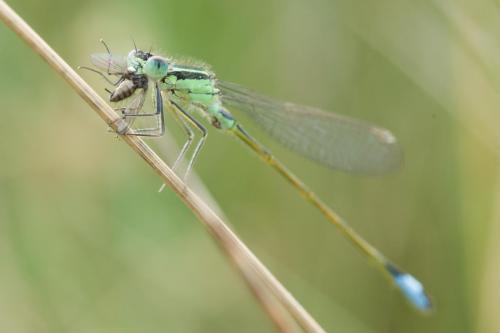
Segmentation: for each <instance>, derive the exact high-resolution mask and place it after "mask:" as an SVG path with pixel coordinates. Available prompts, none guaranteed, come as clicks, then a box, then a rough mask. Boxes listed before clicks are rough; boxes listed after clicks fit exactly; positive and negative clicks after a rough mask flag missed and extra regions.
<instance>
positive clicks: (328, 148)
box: [219, 81, 402, 174]
mask: <svg viewBox="0 0 500 333" xmlns="http://www.w3.org/2000/svg"><path fill="white" fill-rule="evenodd" d="M219 87H220V89H221V92H222V97H223V103H224V104H225V105H227V106H228V107H229V108H231V107H232V108H235V109H238V110H241V111H242V112H244V113H245V114H247V115H248V116H249V117H250V118H251V119H253V120H254V121H255V122H256V123H257V124H258V125H259V126H260V127H261V128H262V129H263V130H264V131H265V132H267V133H268V134H269V135H270V136H272V137H273V138H275V139H276V140H277V141H278V142H280V143H281V144H283V145H284V146H286V147H288V148H290V149H291V150H294V151H295V152H297V153H299V154H301V155H303V156H306V157H308V158H310V159H312V160H315V161H317V162H319V163H321V164H324V165H326V166H328V167H331V168H334V169H340V170H344V171H349V172H355V173H363V174H379V173H384V172H387V171H391V170H393V169H396V168H397V167H398V166H399V165H400V164H401V159H402V153H401V149H400V147H399V145H398V144H397V142H396V138H395V137H394V136H393V135H392V134H391V132H389V131H388V130H386V129H383V128H380V127H376V126H372V125H370V124H367V123H364V122H361V121H358V120H355V119H351V118H348V117H344V116H340V115H337V114H334V113H331V112H325V111H322V110H319V109H316V108H313V107H308V106H301V105H295V104H292V103H285V102H279V101H275V100H273V99H271V98H268V97H265V96H262V95H259V94H257V93H254V92H251V91H249V90H247V89H245V88H243V87H241V86H239V85H237V84H234V83H230V82H222V81H219Z"/></svg>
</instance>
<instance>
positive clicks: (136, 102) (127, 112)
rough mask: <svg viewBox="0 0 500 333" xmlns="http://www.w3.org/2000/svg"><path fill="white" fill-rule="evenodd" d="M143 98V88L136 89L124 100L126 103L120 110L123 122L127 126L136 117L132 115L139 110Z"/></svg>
mask: <svg viewBox="0 0 500 333" xmlns="http://www.w3.org/2000/svg"><path fill="white" fill-rule="evenodd" d="M145 100H146V90H144V89H137V90H136V91H135V92H134V94H133V95H132V96H130V97H129V98H127V99H125V100H124V102H125V103H126V105H125V106H124V107H122V108H120V110H122V113H123V115H124V116H125V122H126V123H127V125H128V126H129V127H131V126H132V125H133V124H134V121H135V120H136V119H137V117H134V116H135V115H138V114H139V113H140V112H141V110H142V107H143V106H144V101H145Z"/></svg>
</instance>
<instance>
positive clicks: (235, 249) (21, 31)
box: [0, 1, 324, 332]
mask: <svg viewBox="0 0 500 333" xmlns="http://www.w3.org/2000/svg"><path fill="white" fill-rule="evenodd" d="M0 18H1V19H2V21H3V22H4V23H5V24H6V25H7V26H8V27H9V28H11V29H12V30H13V31H14V32H16V33H17V34H18V35H19V37H21V38H22V39H23V40H24V41H25V42H26V43H27V44H28V45H29V46H30V47H31V49H32V50H33V51H35V52H36V53H38V54H39V55H40V56H41V57H42V58H43V59H44V60H45V61H46V62H47V63H48V64H49V65H50V66H51V67H52V68H53V69H54V70H55V71H56V72H58V73H59V74H60V75H61V76H62V77H63V78H64V79H65V80H66V82H67V83H68V84H69V85H70V86H71V87H72V88H73V89H74V90H75V91H76V92H77V93H78V94H79V95H80V96H81V97H82V98H83V99H84V100H85V102H87V103H88V104H89V105H90V106H91V107H92V109H94V111H95V112H97V114H98V115H99V116H100V117H101V118H102V119H103V120H104V121H105V122H106V124H108V125H109V126H110V127H111V128H112V129H113V130H115V131H117V132H119V130H120V129H124V126H126V125H125V123H124V121H123V120H122V119H121V118H120V117H119V116H118V115H117V114H116V112H115V111H114V110H113V109H112V108H111V107H110V106H109V105H108V104H107V103H106V102H105V101H104V100H103V99H102V98H101V97H100V96H99V95H98V94H97V93H96V92H95V91H94V90H93V89H92V88H91V87H90V86H89V85H88V84H87V83H86V82H85V81H84V80H83V79H82V78H81V77H80V76H79V75H78V74H77V73H76V72H75V71H74V70H73V69H72V68H71V67H70V66H69V65H68V64H67V63H66V62H65V61H64V60H63V59H62V58H61V57H59V55H57V53H56V52H55V51H54V50H52V49H51V48H50V47H49V46H48V45H47V43H45V42H44V41H43V40H42V39H41V38H40V36H38V34H36V33H35V32H34V31H33V30H32V29H31V28H30V27H29V26H28V25H27V24H26V22H24V20H22V19H21V18H20V17H19V16H18V15H17V14H16V13H15V12H14V11H13V10H12V9H11V8H10V7H9V6H8V5H7V4H6V3H5V2H3V1H0ZM121 138H122V140H123V141H125V142H126V143H127V144H128V145H129V146H130V147H131V148H132V149H133V150H134V151H135V152H136V153H137V154H138V155H139V156H141V157H142V158H143V159H144V161H146V163H148V164H149V165H150V166H151V167H152V168H153V169H154V170H155V172H156V173H157V174H158V175H159V176H160V177H161V178H162V180H163V181H164V182H165V183H166V184H167V186H169V187H170V188H171V189H172V190H173V191H174V192H175V193H176V194H177V195H178V196H179V197H180V198H181V199H182V201H184V203H185V204H186V205H187V206H188V207H189V208H190V209H191V210H192V211H193V213H194V214H196V216H197V217H198V218H199V220H200V221H201V222H202V223H203V225H204V226H205V227H206V228H207V230H208V231H209V233H210V234H211V235H212V236H213V238H214V239H215V240H216V241H217V243H218V244H219V245H220V247H221V248H222V250H223V252H224V253H225V254H226V255H227V256H228V258H230V260H231V262H232V263H233V264H234V265H235V266H236V267H237V268H238V271H239V272H240V273H241V274H242V276H243V277H244V279H245V281H246V282H247V284H248V285H249V286H250V287H251V289H252V291H253V293H254V295H256V297H257V298H258V299H259V301H260V303H261V304H262V305H263V306H264V308H265V309H266V311H267V313H268V315H269V316H270V317H271V318H272V319H273V321H274V323H275V325H276V326H277V328H279V329H280V330H281V331H283V332H289V331H291V329H290V328H289V327H290V326H289V324H287V323H286V321H285V320H284V318H283V317H282V316H281V315H280V314H279V312H277V310H278V309H279V308H278V307H276V306H273V303H272V302H271V301H270V299H269V297H270V295H269V294H268V290H269V291H271V293H272V295H273V296H274V297H276V300H277V301H279V303H280V304H281V305H282V306H283V307H284V308H285V309H286V310H287V311H288V312H289V313H290V314H291V315H292V316H293V318H294V319H295V320H296V321H297V323H298V324H299V325H300V326H301V327H302V328H303V329H304V331H306V332H324V330H323V328H322V327H321V326H320V325H319V324H318V323H317V322H316V321H315V320H314V318H313V317H312V316H311V315H310V314H309V313H308V312H307V311H306V310H305V309H304V308H303V307H302V306H301V305H300V303H299V302H298V301H297V300H296V299H295V298H294V297H293V296H292V295H291V294H290V292H288V291H287V290H286V289H285V288H284V287H283V286H282V285H281V283H280V282H279V281H278V280H277V279H276V278H275V277H274V276H273V275H272V273H271V272H270V271H269V270H268V269H267V268H266V267H265V266H264V265H263V264H262V263H261V262H260V261H259V260H258V259H257V257H256V256H255V255H254V254H253V253H252V252H251V251H250V250H249V249H248V248H247V247H246V245H245V244H244V243H243V242H242V241H241V240H240V239H239V238H238V237H237V236H236V235H235V233H234V232H233V231H232V230H230V229H229V227H228V226H227V225H226V224H225V223H224V221H223V220H222V219H221V218H220V217H219V216H218V215H217V214H216V213H214V211H213V210H212V209H211V208H210V207H209V206H208V205H207V204H206V203H205V202H204V201H203V200H201V199H200V198H199V197H198V196H197V195H196V194H195V193H194V192H193V191H192V190H191V189H189V188H188V187H186V185H185V184H184V183H183V182H182V181H181V180H180V179H179V178H178V177H177V176H176V175H175V173H174V172H173V171H172V170H171V169H170V168H169V167H168V166H167V165H166V163H165V162H164V161H163V160H162V159H161V158H160V157H158V155H157V154H156V153H155V152H154V151H153V150H152V149H151V148H150V147H149V146H148V145H147V144H146V143H145V142H144V141H143V140H142V139H141V138H139V137H137V136H126V135H123V136H121ZM264 287H265V288H264ZM273 301H274V302H275V300H273Z"/></svg>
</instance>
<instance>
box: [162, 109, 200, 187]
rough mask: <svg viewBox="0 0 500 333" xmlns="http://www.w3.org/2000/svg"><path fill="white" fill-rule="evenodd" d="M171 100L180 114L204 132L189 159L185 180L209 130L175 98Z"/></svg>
mask: <svg viewBox="0 0 500 333" xmlns="http://www.w3.org/2000/svg"><path fill="white" fill-rule="evenodd" d="M170 102H171V103H172V105H174V106H175V107H176V108H177V110H179V111H180V115H181V116H183V117H184V118H185V119H186V120H188V121H189V122H190V123H191V124H193V125H194V126H195V127H196V128H197V129H198V130H199V131H200V132H201V134H202V136H201V138H200V141H198V144H197V145H196V147H195V148H194V151H193V155H192V156H191V159H190V160H189V163H188V166H187V168H186V172H185V173H184V177H183V180H186V178H187V177H188V175H189V172H190V171H191V169H192V167H193V164H194V162H195V160H196V158H197V157H198V154H199V153H200V151H201V149H202V148H203V144H204V143H205V140H206V139H207V136H208V131H207V129H206V128H205V126H203V125H202V124H201V123H200V122H199V121H198V120H196V118H194V117H193V116H191V115H190V114H189V113H188V112H186V110H184V109H183V108H182V107H181V106H180V105H179V104H177V103H176V102H175V101H173V100H171V101H170Z"/></svg>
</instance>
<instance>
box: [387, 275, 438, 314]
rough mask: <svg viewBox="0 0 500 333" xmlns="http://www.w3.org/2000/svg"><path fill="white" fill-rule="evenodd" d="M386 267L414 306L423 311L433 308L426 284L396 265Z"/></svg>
mask: <svg viewBox="0 0 500 333" xmlns="http://www.w3.org/2000/svg"><path fill="white" fill-rule="evenodd" d="M386 268H387V270H388V271H389V273H390V274H391V276H392V277H393V279H394V282H395V283H396V285H397V286H398V288H399V289H400V290H401V292H402V293H403V295H404V296H405V297H406V299H407V300H408V301H410V303H411V304H413V306H415V307H416V308H417V309H418V310H420V311H422V312H429V311H431V310H432V302H431V300H430V297H429V296H428V295H427V293H426V292H425V290H424V286H423V285H422V283H420V281H418V280H417V279H415V278H414V277H413V276H412V275H410V274H408V273H405V272H402V271H400V270H399V269H397V268H396V267H395V266H394V265H387V266H386Z"/></svg>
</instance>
